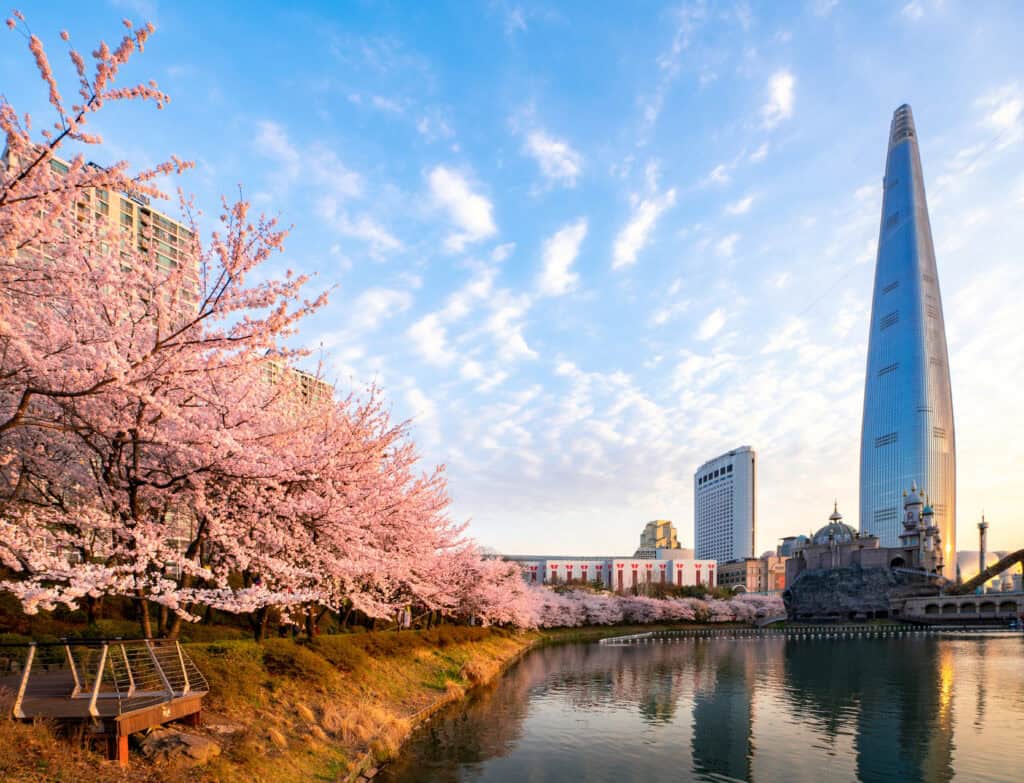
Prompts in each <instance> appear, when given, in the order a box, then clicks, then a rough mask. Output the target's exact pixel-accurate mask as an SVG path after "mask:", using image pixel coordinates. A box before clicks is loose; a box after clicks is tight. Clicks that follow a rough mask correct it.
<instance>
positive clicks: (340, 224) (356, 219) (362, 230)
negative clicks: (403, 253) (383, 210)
mask: <svg viewBox="0 0 1024 783" xmlns="http://www.w3.org/2000/svg"><path fill="white" fill-rule="evenodd" d="M314 208H315V210H316V214H317V216H318V217H319V218H320V219H321V220H323V221H324V222H325V223H327V224H328V225H330V227H331V228H333V229H334V230H335V231H337V232H338V233H339V234H341V235H342V236H347V237H352V238H354V239H360V240H362V241H364V242H367V243H369V244H370V245H371V246H372V247H373V248H374V250H377V251H383V252H386V251H393V250H401V248H402V247H403V245H402V242H401V241H400V240H399V239H398V238H397V237H395V236H394V235H393V234H392V233H391V232H389V231H388V230H387V229H386V228H384V226H382V225H380V223H378V222H377V221H376V220H374V219H373V218H372V217H370V216H369V215H357V216H353V215H351V214H349V212H348V211H347V210H345V209H342V208H341V207H340V205H339V204H338V199H337V198H335V197H334V196H323V197H321V198H319V199H317V201H316V204H315V207H314Z"/></svg>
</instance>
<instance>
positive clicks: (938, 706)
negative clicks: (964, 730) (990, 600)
mask: <svg viewBox="0 0 1024 783" xmlns="http://www.w3.org/2000/svg"><path fill="white" fill-rule="evenodd" d="M785 664H786V665H785V670H786V680H787V682H788V683H789V684H790V685H791V686H792V687H790V688H788V689H787V691H786V693H787V696H788V698H789V700H790V701H791V703H792V707H793V712H794V714H798V715H800V716H802V717H803V719H805V720H808V721H809V722H811V723H812V724H817V726H819V727H820V728H821V729H822V730H824V731H825V733H826V735H827V736H828V737H830V738H832V739H833V740H834V738H835V737H836V736H838V735H840V734H849V733H850V732H851V731H852V732H854V747H855V749H856V764H857V779H858V780H865V781H866V780H893V781H896V780H898V781H922V783H923V782H924V781H928V783H931V781H937V782H940V783H941V781H948V780H951V779H952V777H953V767H952V761H953V721H952V717H953V704H952V699H953V660H952V650H951V649H950V648H949V647H948V646H943V644H942V642H940V641H938V640H936V639H854V640H837V641H835V642H807V641H798V640H790V641H788V642H787V643H786V648H785Z"/></svg>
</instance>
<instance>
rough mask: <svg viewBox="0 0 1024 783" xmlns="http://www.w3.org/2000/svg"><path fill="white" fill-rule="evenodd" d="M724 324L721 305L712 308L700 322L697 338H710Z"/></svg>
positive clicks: (723, 312) (723, 311)
mask: <svg viewBox="0 0 1024 783" xmlns="http://www.w3.org/2000/svg"><path fill="white" fill-rule="evenodd" d="M723 326H725V310H724V309H723V308H721V307H719V308H717V309H715V310H712V311H711V312H710V313H709V314H708V316H707V317H706V318H705V319H704V320H703V321H701V322H700V327H698V329H697V339H698V340H710V339H711V338H712V337H714V336H715V335H716V334H718V333H719V332H720V331H722V327H723Z"/></svg>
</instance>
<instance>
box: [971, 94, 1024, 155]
mask: <svg viewBox="0 0 1024 783" xmlns="http://www.w3.org/2000/svg"><path fill="white" fill-rule="evenodd" d="M977 105H978V107H979V108H980V109H981V110H982V112H983V117H982V120H981V124H982V125H983V126H984V127H986V128H988V129H990V130H992V131H994V132H995V133H997V134H999V136H998V139H999V147H1000V148H1003V147H1008V146H1009V145H1011V144H1015V143H1016V142H1018V141H1020V140H1021V138H1024V125H1022V122H1021V118H1022V116H1024V92H1022V91H1021V88H1020V85H1019V84H1016V83H1014V84H1006V85H1003V86H1002V87H998V88H996V89H994V90H989V91H988V92H986V93H985V94H984V95H982V96H981V98H979V99H978V101H977Z"/></svg>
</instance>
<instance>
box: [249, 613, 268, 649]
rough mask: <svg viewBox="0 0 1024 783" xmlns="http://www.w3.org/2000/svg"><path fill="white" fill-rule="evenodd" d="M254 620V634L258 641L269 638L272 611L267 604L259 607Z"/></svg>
mask: <svg viewBox="0 0 1024 783" xmlns="http://www.w3.org/2000/svg"><path fill="white" fill-rule="evenodd" d="M253 620H254V622H253V636H254V637H255V639H256V641H257V642H262V641H263V640H264V639H266V638H267V625H268V624H269V622H270V611H269V610H268V609H267V607H265V606H264V607H262V608H260V609H257V610H256V613H255V616H254V618H253Z"/></svg>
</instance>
